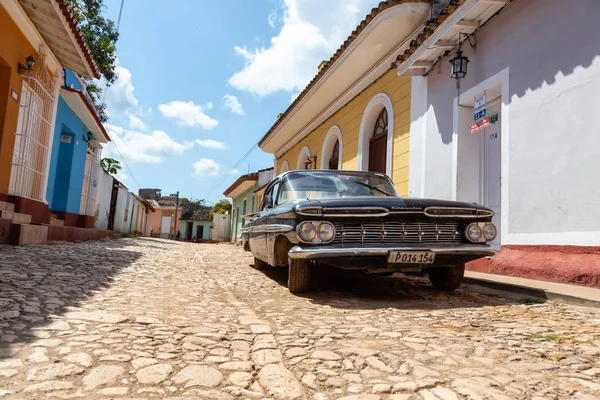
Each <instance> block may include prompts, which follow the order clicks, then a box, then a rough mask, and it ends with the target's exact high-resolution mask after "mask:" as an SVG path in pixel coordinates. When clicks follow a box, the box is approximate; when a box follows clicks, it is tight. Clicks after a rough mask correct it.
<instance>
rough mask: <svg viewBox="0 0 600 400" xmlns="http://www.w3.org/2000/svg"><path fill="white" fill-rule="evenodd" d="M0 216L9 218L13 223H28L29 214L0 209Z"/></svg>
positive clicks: (29, 220)
mask: <svg viewBox="0 0 600 400" xmlns="http://www.w3.org/2000/svg"><path fill="white" fill-rule="evenodd" d="M0 218H5V219H10V220H11V221H12V222H13V224H30V223H31V215H29V214H21V213H17V212H14V211H6V210H2V211H0Z"/></svg>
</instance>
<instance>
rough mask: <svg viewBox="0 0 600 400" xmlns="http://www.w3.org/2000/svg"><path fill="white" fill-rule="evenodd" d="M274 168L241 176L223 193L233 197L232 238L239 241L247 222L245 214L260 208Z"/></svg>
mask: <svg viewBox="0 0 600 400" xmlns="http://www.w3.org/2000/svg"><path fill="white" fill-rule="evenodd" d="M274 173H275V171H274V169H273V168H265V169H261V170H259V171H257V172H252V173H250V174H246V175H242V176H240V177H239V178H238V179H237V180H236V181H235V182H234V183H233V184H232V185H231V186H229V187H228V188H227V189H226V190H225V192H223V194H224V195H225V196H226V197H230V198H231V240H232V241H237V240H238V239H239V237H240V235H241V230H242V227H243V226H244V224H245V221H246V220H245V219H244V218H243V217H244V215H248V214H252V213H255V212H256V211H257V210H258V207H259V204H260V201H261V199H262V195H263V192H264V188H265V187H266V185H267V184H268V183H269V182H270V181H271V180H272V179H273V177H274Z"/></svg>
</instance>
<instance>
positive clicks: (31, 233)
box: [12, 224, 48, 246]
mask: <svg viewBox="0 0 600 400" xmlns="http://www.w3.org/2000/svg"><path fill="white" fill-rule="evenodd" d="M12 231H13V232H12V237H13V244H15V245H17V246H25V245H28V244H42V243H46V242H47V241H48V226H45V225H29V224H13V226H12Z"/></svg>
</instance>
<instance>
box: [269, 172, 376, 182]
mask: <svg viewBox="0 0 600 400" xmlns="http://www.w3.org/2000/svg"><path fill="white" fill-rule="evenodd" d="M303 172H320V173H329V174H331V175H336V174H348V175H373V176H383V177H387V175H386V174H382V173H380V172H372V171H352V170H345V169H344V170H337V169H295V170H291V171H286V172H282V173H281V174H279V175H277V176H276V177H275V178H273V180H275V179H276V178H282V177H284V176H286V175H289V174H293V173H303Z"/></svg>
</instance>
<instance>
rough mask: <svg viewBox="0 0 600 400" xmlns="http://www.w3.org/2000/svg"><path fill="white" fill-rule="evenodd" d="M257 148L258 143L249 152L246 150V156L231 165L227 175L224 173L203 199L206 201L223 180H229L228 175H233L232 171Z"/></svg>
mask: <svg viewBox="0 0 600 400" xmlns="http://www.w3.org/2000/svg"><path fill="white" fill-rule="evenodd" d="M257 147H258V142H256V143H255V144H254V145H253V146H252V147H251V148H250V150H248V151H247V152H246V154H244V155H243V156H242V158H240V159H239V160H238V161H237V162H236V163H235V164H234V165H233V167H231V168H230V169H229V171H227V173H226V174H225V175H224V176H223V177H222V178H221V179H220V180H219V181H218V182H217V183H215V184H214V185H213V186H211V188H210V189H208V191H207V192H206V194H205V195H204V196H203V198H204V199H206V198H207V197H208V196H210V195H211V194H212V192H213V191H214V190H215V189H216V188H217V187H218V186H219V185H221V184H222V183H223V182H225V180H226V179H227V178H229V176H230V175H231V174H232V173H233V171H234V170H235V169H236V168H237V167H239V166H240V164H241V163H242V162H244V160H246V158H248V156H249V155H250V153H252V151H254V149H255V148H257Z"/></svg>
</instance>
